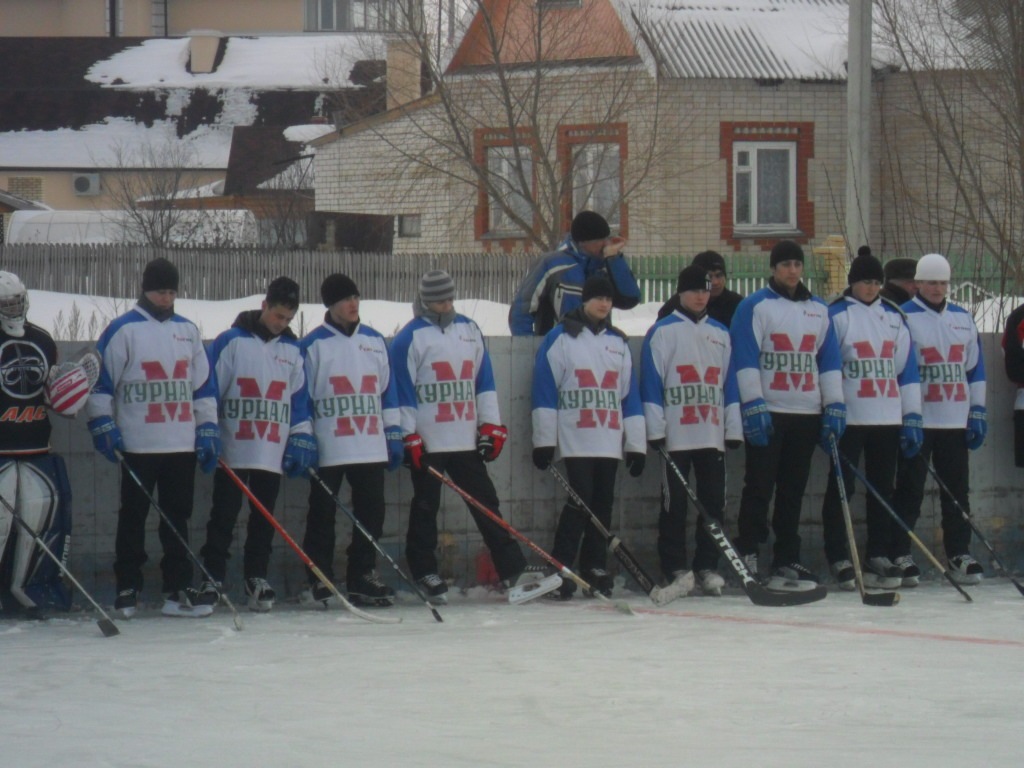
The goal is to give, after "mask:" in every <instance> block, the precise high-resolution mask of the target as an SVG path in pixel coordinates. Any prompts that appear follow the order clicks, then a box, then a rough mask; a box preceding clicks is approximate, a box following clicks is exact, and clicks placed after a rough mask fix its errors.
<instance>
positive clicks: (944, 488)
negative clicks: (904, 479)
mask: <svg viewBox="0 0 1024 768" xmlns="http://www.w3.org/2000/svg"><path fill="white" fill-rule="evenodd" d="M925 465H926V466H927V467H928V474H930V475H931V476H932V478H934V480H935V482H936V483H937V484H938V486H939V490H941V491H942V492H943V493H944V494H946V496H947V497H948V498H949V500H950V501H952V502H953V506H955V507H956V508H957V510H958V511H959V512H960V514H961V516H962V517H963V519H964V521H965V522H966V523H967V525H969V526H970V527H971V530H972V531H974V535H975V536H977V537H978V539H979V540H980V541H981V543H982V544H984V545H985V549H987V550H988V553H989V555H990V556H991V557H992V562H993V563H994V564H995V565H997V566H998V567H999V570H1001V571H1002V572H1003V573H1005V574H1006V577H1007V578H1008V579H1009V580H1010V581H1011V582H1012V583H1013V586H1015V587H1016V588H1017V591H1018V592H1020V593H1021V594H1022V595H1024V584H1021V583H1020V582H1019V581H1017V579H1015V578H1014V577H1013V574H1011V573H1010V571H1009V569H1008V568H1007V567H1006V566H1005V565H1003V562H1002V561H1001V560H1000V559H999V556H998V555H996V550H995V548H994V547H993V546H992V545H991V544H990V543H989V540H988V539H987V538H985V535H984V534H983V533H982V532H981V530H980V529H979V528H978V526H977V525H975V524H974V518H973V517H971V515H970V514H968V512H967V510H966V509H964V507H963V505H962V504H961V503H960V500H959V499H957V497H956V496H954V495H953V492H952V491H951V490H950V489H949V486H948V485H946V482H945V481H944V480H943V479H942V477H941V476H940V475H939V473H938V472H936V471H935V467H933V466H932V463H931V461H926V462H925Z"/></svg>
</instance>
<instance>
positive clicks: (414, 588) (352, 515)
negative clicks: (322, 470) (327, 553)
mask: <svg viewBox="0 0 1024 768" xmlns="http://www.w3.org/2000/svg"><path fill="white" fill-rule="evenodd" d="M309 476H310V477H311V478H313V481H314V482H315V483H316V484H317V485H319V486H320V488H321V489H322V490H323V492H324V493H326V494H327V495H328V496H330V497H331V499H332V500H333V501H334V504H335V506H336V507H337V508H338V509H340V510H341V511H342V512H344V513H345V514H346V515H347V516H348V519H349V520H351V521H352V525H354V526H355V527H356V528H358V529H359V532H360V533H361V534H362V535H363V536H365V537H366V540H367V541H368V542H370V544H372V545H373V548H374V549H376V550H377V551H378V552H379V553H380V554H381V556H382V557H383V558H384V559H385V560H387V561H388V562H389V563H391V567H392V568H394V570H395V573H397V574H398V575H399V577H401V579H402V581H404V582H405V583H406V584H408V585H409V586H410V587H411V588H412V591H413V592H415V593H416V597H418V598H419V599H420V600H422V601H423V604H424V605H425V606H427V608H429V609H430V612H431V613H432V614H434V618H435V619H437V621H444V619H442V618H441V614H440V613H438V612H437V608H435V607H434V606H432V605H431V604H430V600H428V599H427V596H426V595H425V594H423V590H422V589H420V586H419V584H417V583H416V582H415V581H413V580H412V579H410V578H409V577H408V576H406V575H405V572H404V571H403V570H402V569H401V567H399V565H398V563H396V562H395V561H394V560H393V559H392V557H391V555H389V554H388V553H387V552H386V551H384V548H383V547H382V546H381V545H380V542H378V541H377V539H375V538H374V537H373V536H372V535H371V534H370V532H369V531H368V530H366V526H365V525H363V523H362V522H361V521H360V520H359V518H358V517H356V513H355V512H354V511H353V510H351V509H349V508H348V507H347V506H346V505H345V504H342V503H341V499H339V498H338V496H337V494H334V493H331V488H330V486H328V485H327V483H325V482H324V480H323V478H322V477H320V475H319V474H317V471H316V470H315V469H313V468H312V467H310V469H309Z"/></svg>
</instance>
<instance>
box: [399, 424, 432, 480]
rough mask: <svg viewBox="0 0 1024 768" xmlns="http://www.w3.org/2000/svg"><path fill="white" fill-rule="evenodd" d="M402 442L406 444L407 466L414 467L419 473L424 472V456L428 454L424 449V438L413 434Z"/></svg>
mask: <svg viewBox="0 0 1024 768" xmlns="http://www.w3.org/2000/svg"><path fill="white" fill-rule="evenodd" d="M402 442H404V443H405V464H406V466H409V467H412V468H413V469H415V470H416V471H417V472H422V471H423V469H424V467H423V456H424V454H426V452H427V451H426V449H425V448H424V447H423V438H422V437H420V436H419V435H417V434H416V433H415V432H413V433H412V434H408V435H406V436H405V439H404V440H403V441H402Z"/></svg>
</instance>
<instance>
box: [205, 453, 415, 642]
mask: <svg viewBox="0 0 1024 768" xmlns="http://www.w3.org/2000/svg"><path fill="white" fill-rule="evenodd" d="M217 464H218V466H220V468H221V469H222V470H224V473H225V474H226V475H227V476H228V477H230V478H231V480H232V482H234V484H235V485H237V486H238V488H239V490H241V491H242V493H244V494H245V496H246V498H247V499H249V501H250V502H251V503H252V505H253V506H254V507H255V508H256V509H257V510H259V512H260V514H261V515H263V517H265V518H266V520H267V522H268V523H270V524H271V525H272V526H273V527H274V530H275V531H277V532H278V533H279V534H281V538H282V539H284V540H285V542H286V543H287V544H288V546H289V547H291V548H292V549H293V550H294V551H295V554H297V555H298V556H299V559H300V560H302V562H303V564H304V565H305V566H306V567H307V568H309V570H310V571H311V572H312V574H313V575H314V576H316V577H317V579H319V581H320V583H321V584H323V585H324V586H325V587H327V589H329V590H330V591H331V593H332V594H333V595H334V596H335V597H336V598H337V599H338V602H339V603H341V606H342V607H343V608H344V609H345V610H346V611H348V612H349V613H351V614H353V615H355V616H358V617H359V618H360V619H365V620H366V621H372V622H373V623H375V624H397V623H398V622H400V621H401V620H402V617H401V616H396V617H390V616H374V615H373V614H372V613H367V612H366V611H363V610H360V609H359V608H356V607H355V606H354V605H352V603H350V602H349V601H348V599H346V597H345V596H344V595H343V594H341V592H339V591H338V588H337V587H336V586H334V583H333V582H332V581H331V580H330V579H328V578H327V577H326V576H325V575H324V572H323V571H321V570H320V569H319V568H318V567H317V565H316V563H314V562H313V560H312V559H311V558H310V556H309V555H307V554H306V553H305V552H304V551H303V549H302V547H300V546H299V545H298V544H297V543H296V541H295V539H293V538H292V537H291V535H289V533H288V531H286V530H285V529H284V526H283V525H281V523H280V522H279V521H278V520H277V518H275V517H274V516H273V515H272V514H270V512H269V511H268V510H267V508H266V507H265V506H263V502H261V501H260V500H259V499H258V498H256V494H254V493H253V492H252V489H251V488H249V486H248V485H246V484H245V483H244V482H242V478H240V477H239V476H238V475H236V474H235V471H234V470H233V469H232V468H231V467H229V466H228V465H227V464H225V463H224V459H218V460H217Z"/></svg>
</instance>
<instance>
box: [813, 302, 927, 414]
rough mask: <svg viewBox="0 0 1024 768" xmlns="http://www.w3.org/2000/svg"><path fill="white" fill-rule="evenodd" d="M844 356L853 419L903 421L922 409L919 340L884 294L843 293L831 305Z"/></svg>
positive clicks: (846, 392)
mask: <svg viewBox="0 0 1024 768" xmlns="http://www.w3.org/2000/svg"><path fill="white" fill-rule="evenodd" d="M828 313H829V316H830V317H831V318H832V325H833V326H834V327H835V329H836V336H837V337H838V338H839V350H840V353H841V354H842V356H843V394H844V396H845V398H846V423H847V424H862V425H871V424H902V423H903V416H905V415H906V414H908V413H917V414H920V413H921V384H920V379H919V378H918V372H917V360H916V359H915V357H914V345H913V342H912V341H911V340H910V330H909V329H908V328H907V325H906V323H905V322H904V321H903V315H902V314H901V313H900V311H899V310H898V309H896V307H894V306H893V305H891V304H889V303H888V302H886V301H884V300H882V299H878V300H876V301H875V302H874V303H872V304H865V303H864V302H861V301H857V299H855V298H853V297H852V296H843V297H842V298H840V299H837V300H836V301H835V302H833V303H832V304H830V305H829V308H828Z"/></svg>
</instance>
